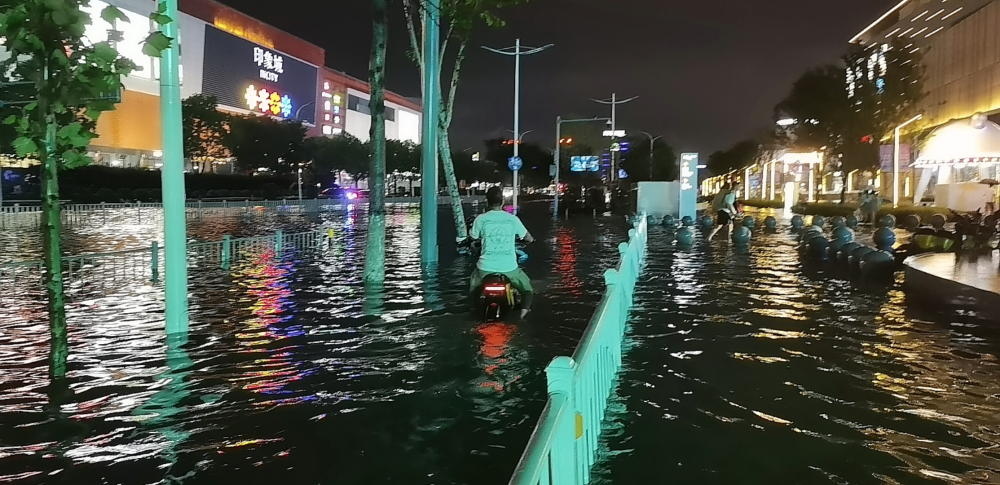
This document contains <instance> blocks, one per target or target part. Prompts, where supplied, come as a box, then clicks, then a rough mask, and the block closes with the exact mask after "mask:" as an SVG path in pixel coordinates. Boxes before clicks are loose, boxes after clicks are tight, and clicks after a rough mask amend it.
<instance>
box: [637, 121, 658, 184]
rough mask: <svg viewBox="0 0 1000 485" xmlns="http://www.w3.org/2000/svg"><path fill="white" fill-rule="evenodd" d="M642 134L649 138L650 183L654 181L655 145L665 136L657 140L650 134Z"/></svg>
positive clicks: (643, 132)
mask: <svg viewBox="0 0 1000 485" xmlns="http://www.w3.org/2000/svg"><path fill="white" fill-rule="evenodd" d="M640 133H642V134H643V135H646V136H648V137H649V181H650V182H652V181H653V144H654V143H656V140H659V139H660V138H663V135H660V136H658V137H656V138H653V135H651V134H649V133H648V132H645V131H641V132H640Z"/></svg>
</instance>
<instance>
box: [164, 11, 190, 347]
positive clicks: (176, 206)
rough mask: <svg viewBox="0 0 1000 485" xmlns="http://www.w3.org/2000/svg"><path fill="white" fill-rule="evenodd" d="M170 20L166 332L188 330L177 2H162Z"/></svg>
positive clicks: (166, 82) (166, 106) (166, 79)
mask: <svg viewBox="0 0 1000 485" xmlns="http://www.w3.org/2000/svg"><path fill="white" fill-rule="evenodd" d="M162 2H163V3H162V4H161V5H162V6H165V7H166V8H165V10H162V11H161V13H163V14H164V15H166V16H167V17H169V18H171V19H173V21H171V22H167V23H165V24H163V25H161V26H160V30H161V31H162V32H163V35H165V36H167V37H168V38H171V39H175V40H174V41H172V42H171V45H170V47H168V48H167V49H164V51H163V53H162V55H161V56H160V116H161V117H162V126H163V169H162V170H161V172H160V174H161V177H162V179H163V264H164V270H165V271H164V275H163V279H164V316H165V318H166V333H167V334H168V335H169V334H175V333H184V332H187V330H188V287H187V284H188V281H187V219H186V217H185V215H184V204H185V199H186V194H185V190H184V146H183V145H184V140H183V130H182V127H181V84H180V44H179V43H177V41H176V39H177V38H178V37H177V36H178V30H179V29H178V25H177V21H178V20H177V19H179V18H180V17H178V16H177V0H162Z"/></svg>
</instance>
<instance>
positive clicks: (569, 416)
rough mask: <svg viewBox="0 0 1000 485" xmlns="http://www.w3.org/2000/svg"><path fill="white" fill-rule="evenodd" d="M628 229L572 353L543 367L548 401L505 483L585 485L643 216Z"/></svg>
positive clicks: (639, 255)
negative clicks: (595, 309)
mask: <svg viewBox="0 0 1000 485" xmlns="http://www.w3.org/2000/svg"><path fill="white" fill-rule="evenodd" d="M634 226H635V227H634V229H630V230H629V241H628V242H627V243H621V245H620V246H619V248H618V250H619V252H620V253H621V260H620V261H619V264H618V267H617V268H616V269H609V270H607V271H606V272H605V273H604V280H605V283H606V284H607V290H606V291H605V293H604V298H603V299H601V303H600V305H599V306H598V307H597V311H596V312H595V313H594V316H593V317H592V318H591V320H590V324H589V325H588V326H587V330H586V331H585V332H584V335H583V338H582V339H581V340H580V344H579V345H578V346H577V348H576V351H575V352H574V353H573V356H572V357H556V358H555V359H554V360H553V361H552V363H550V364H549V365H548V367H546V368H545V374H546V377H547V380H548V396H549V398H548V401H547V402H546V403H545V408H544V409H543V410H542V416H541V418H540V419H539V420H538V425H537V426H536V427H535V431H534V432H533V433H532V435H531V438H530V440H529V441H528V446H527V448H526V449H525V450H524V454H523V455H522V456H521V460H520V462H519V463H518V465H517V468H516V469H515V471H514V475H513V477H512V478H511V480H510V485H584V484H586V483H588V482H589V481H590V469H591V467H592V466H593V464H594V460H595V459H596V457H597V446H598V443H597V440H598V438H599V436H600V434H601V422H602V420H603V419H604V411H605V409H606V408H607V402H608V398H609V397H610V395H611V392H612V391H613V390H614V387H615V382H616V376H617V374H618V371H619V370H620V369H621V366H622V343H623V341H624V338H625V323H626V319H627V317H628V311H629V308H631V306H632V294H633V291H634V290H635V283H636V280H637V279H638V277H639V272H640V270H641V267H642V260H643V257H644V255H645V252H646V235H647V234H646V229H647V222H646V217H645V216H643V217H641V218H639V220H638V222H636V223H635V225H634Z"/></svg>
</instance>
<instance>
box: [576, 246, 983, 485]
mask: <svg viewBox="0 0 1000 485" xmlns="http://www.w3.org/2000/svg"><path fill="white" fill-rule="evenodd" d="M869 231H870V230H869ZM663 232H664V231H663V230H662V228H656V229H655V230H654V231H653V232H652V233H651V234H650V236H649V259H648V267H647V268H646V272H645V274H644V276H643V280H642V281H641V282H640V283H639V285H638V287H637V290H636V304H635V308H634V311H633V314H632V321H631V336H630V342H629V347H630V349H629V350H628V352H627V353H626V356H625V359H626V363H625V366H626V368H625V370H624V372H623V374H622V379H621V385H620V388H619V390H618V395H617V396H616V397H615V398H613V403H612V404H611V412H610V413H609V416H608V418H607V421H606V425H607V428H608V430H609V431H608V433H607V434H606V435H605V437H604V439H603V444H604V447H605V448H604V450H603V460H602V461H601V463H600V464H598V466H597V467H596V470H595V477H596V479H595V481H594V483H603V484H610V483H614V484H615V485H628V484H651V483H690V484H695V483H697V484H735V483H740V484H768V485H770V484H778V483H781V484H824V483H830V484H859V485H860V484H930V483H1000V475H998V473H1000V365H998V363H1000V362H998V358H997V356H998V353H1000V331H998V329H997V327H996V326H995V324H992V323H990V322H987V321H984V320H978V319H977V318H976V316H975V315H971V314H967V313H962V312H958V311H954V310H949V309H939V310H938V311H935V312H934V313H927V310H918V309H916V308H917V307H926V305H916V304H915V303H917V302H914V301H908V298H907V296H906V294H905V293H904V292H903V291H902V286H901V284H900V282H899V281H897V282H896V283H895V284H894V285H892V286H888V287H885V286H884V287H877V286H875V287H867V288H860V287H858V286H857V285H855V284H851V283H850V282H848V281H845V280H842V279H838V277H837V275H835V274H829V272H815V271H803V269H802V266H801V264H800V262H799V257H798V254H797V251H796V250H795V246H794V245H795V242H794V239H793V236H792V235H790V234H789V232H788V230H787V229H783V230H781V231H779V232H778V233H776V234H773V235H767V234H763V233H756V234H755V236H754V241H753V244H752V247H751V250H750V251H749V252H748V253H746V254H740V253H739V252H737V251H735V250H734V249H733V248H732V247H731V246H730V245H729V244H728V242H726V241H724V240H723V238H722V237H721V236H719V238H718V240H717V241H715V242H713V243H712V244H710V245H707V244H704V243H700V244H698V245H696V246H695V248H693V249H691V250H689V251H684V250H678V249H675V248H674V246H673V245H672V244H671V243H670V242H669V240H668V239H667V238H666V237H665V234H664V233H663ZM899 278H900V279H901V278H902V276H901V273H900V276H899Z"/></svg>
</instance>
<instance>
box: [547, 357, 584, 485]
mask: <svg viewBox="0 0 1000 485" xmlns="http://www.w3.org/2000/svg"><path fill="white" fill-rule="evenodd" d="M576 367H577V366H576V362H575V361H573V359H572V358H570V357H556V358H555V359H553V360H552V362H551V363H550V364H549V365H548V367H546V368H545V376H546V379H547V381H548V394H549V396H551V395H553V394H559V395H562V396H564V397H565V398H566V403H567V408H568V409H566V411H567V412H565V413H563V415H562V420H561V421H560V422H559V424H558V425H557V426H556V439H555V441H553V443H552V451H551V453H552V460H551V464H552V465H551V466H552V469H551V470H552V485H581V484H583V470H582V468H581V467H582V465H581V463H582V462H581V461H580V457H579V456H577V441H579V440H580V438H581V437H583V431H584V430H583V422H584V421H583V415H582V414H580V410H579V409H578V407H577V403H576V392H575V385H576V382H575V378H576Z"/></svg>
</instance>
